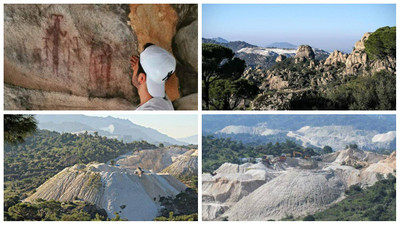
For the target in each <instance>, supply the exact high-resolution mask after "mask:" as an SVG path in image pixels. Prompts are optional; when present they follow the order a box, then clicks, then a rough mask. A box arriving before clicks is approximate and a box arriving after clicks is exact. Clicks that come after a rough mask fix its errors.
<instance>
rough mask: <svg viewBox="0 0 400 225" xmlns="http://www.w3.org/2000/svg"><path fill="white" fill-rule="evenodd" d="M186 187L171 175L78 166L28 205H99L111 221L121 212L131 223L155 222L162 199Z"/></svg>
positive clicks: (55, 179) (44, 188) (42, 188)
mask: <svg viewBox="0 0 400 225" xmlns="http://www.w3.org/2000/svg"><path fill="white" fill-rule="evenodd" d="M185 189H186V186H185V185H184V184H182V183H181V182H179V181H178V180H177V179H175V178H173V177H172V176H170V175H158V174H155V173H149V172H145V173H143V174H141V175H140V176H139V175H137V174H133V173H130V172H127V171H125V170H124V169H120V168H117V167H114V166H109V165H106V164H103V163H91V164H88V165H75V166H73V167H69V168H66V169H64V170H63V171H61V172H60V173H58V174H57V175H55V176H54V177H52V178H51V179H49V180H48V181H46V182H45V183H44V184H42V185H41V186H40V187H39V188H37V190H36V192H35V193H34V194H33V195H31V196H29V197H28V198H27V199H25V201H34V200H35V199H38V198H42V199H45V200H57V201H72V200H73V199H74V198H78V199H80V200H83V201H86V202H89V203H93V204H96V205H97V206H98V207H100V208H103V209H105V210H106V212H107V214H108V216H109V217H113V216H114V215H113V214H114V212H118V213H119V215H120V216H121V218H126V219H128V220H152V219H154V217H156V216H158V215H159V210H160V208H161V206H160V204H159V202H158V200H159V199H160V197H166V196H175V195H176V194H178V193H179V192H181V191H183V190H185Z"/></svg>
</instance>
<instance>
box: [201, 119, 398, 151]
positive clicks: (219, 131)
mask: <svg viewBox="0 0 400 225" xmlns="http://www.w3.org/2000/svg"><path fill="white" fill-rule="evenodd" d="M233 121H234V122H233ZM210 134H212V135H215V136H218V137H224V138H231V139H232V140H236V141H241V142H243V143H253V144H265V143H268V142H282V141H285V140H286V139H290V140H294V141H296V142H297V143H300V144H302V145H303V146H304V147H307V146H314V147H319V148H322V147H324V146H325V145H329V146H331V147H332V148H333V149H334V150H340V149H343V148H344V147H345V146H346V145H348V144H353V143H355V144H357V145H358V146H359V147H360V148H362V149H364V150H374V151H378V152H379V151H382V150H383V151H385V150H393V149H395V144H396V119H395V117H394V116H382V115H332V116H326V115H307V116H306V115H296V116H294V115H268V116H261V115H253V116H252V117H251V118H250V117H248V116H241V115H229V116H220V115H209V116H208V115H207V116H204V117H203V135H210Z"/></svg>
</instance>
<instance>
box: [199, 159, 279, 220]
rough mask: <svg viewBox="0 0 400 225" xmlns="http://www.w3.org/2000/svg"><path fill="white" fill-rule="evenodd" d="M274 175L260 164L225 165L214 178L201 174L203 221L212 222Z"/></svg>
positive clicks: (216, 172) (217, 171)
mask: <svg viewBox="0 0 400 225" xmlns="http://www.w3.org/2000/svg"><path fill="white" fill-rule="evenodd" d="M275 176H276V175H275V174H272V173H268V171H267V169H266V167H265V166H264V165H262V164H255V165H252V164H250V163H247V164H243V165H240V166H239V165H237V164H231V163H225V164H223V165H222V166H221V167H220V168H218V169H217V170H216V171H215V174H214V176H213V175H211V174H203V176H202V178H203V179H202V180H203V181H202V182H203V196H202V199H203V206H202V207H203V220H214V219H216V218H218V217H219V216H220V215H221V214H223V213H224V212H225V211H226V210H228V209H229V208H230V207H231V206H232V205H234V204H235V203H236V202H238V201H239V200H240V199H242V198H243V197H244V196H247V195H249V194H250V193H252V192H253V191H254V190H256V189H257V188H258V187H260V186H261V185H263V184H264V183H265V182H267V181H269V180H271V179H273V178H274V177H275Z"/></svg>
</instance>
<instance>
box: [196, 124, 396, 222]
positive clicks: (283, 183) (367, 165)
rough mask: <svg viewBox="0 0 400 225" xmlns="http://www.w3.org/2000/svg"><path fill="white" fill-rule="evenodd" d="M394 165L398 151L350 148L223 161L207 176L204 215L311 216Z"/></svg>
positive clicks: (254, 217) (220, 217) (237, 217)
mask: <svg viewBox="0 0 400 225" xmlns="http://www.w3.org/2000/svg"><path fill="white" fill-rule="evenodd" d="M305 130H307V129H306V128H304V129H303V131H305ZM395 169H396V153H395V152H393V153H392V154H391V155H390V156H388V155H381V154H377V153H373V152H367V151H362V150H358V149H351V148H348V149H345V150H341V151H337V152H334V153H331V154H326V155H322V156H319V157H312V158H308V159H304V158H293V157H287V158H286V159H281V160H279V157H276V158H275V159H273V160H272V163H271V162H268V163H266V162H265V161H263V162H259V163H244V164H241V165H238V164H232V163H224V164H222V165H221V166H220V167H219V168H218V169H217V170H215V171H214V172H213V173H212V174H210V173H205V174H203V175H202V178H203V181H202V182H203V192H202V208H203V214H202V218H203V220H239V221H249V220H251V221H261V220H262V221H266V220H280V219H282V218H284V217H286V216H293V217H295V218H297V217H302V216H306V215H309V214H313V213H315V212H317V211H321V210H323V209H326V208H327V207H329V206H331V205H332V204H334V203H337V202H339V201H341V200H343V199H344V197H345V196H344V192H345V190H346V189H348V188H349V187H350V186H351V185H354V184H358V185H361V187H366V186H370V185H373V184H374V183H375V182H376V181H378V178H377V174H382V175H383V176H385V175H387V174H389V173H393V172H394V170H395Z"/></svg>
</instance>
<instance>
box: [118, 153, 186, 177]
mask: <svg viewBox="0 0 400 225" xmlns="http://www.w3.org/2000/svg"><path fill="white" fill-rule="evenodd" d="M188 151H189V150H188V149H185V148H181V147H166V148H158V149H149V150H140V151H135V152H134V153H133V154H132V153H131V154H126V155H122V156H120V157H118V158H117V159H116V160H115V161H116V164H117V165H119V167H120V168H124V169H127V170H131V171H134V170H135V169H136V168H137V167H140V168H142V169H146V170H151V171H153V172H155V173H158V172H160V171H162V170H163V169H165V168H166V167H168V166H170V165H171V164H172V163H173V162H175V160H176V159H177V158H178V157H180V156H181V155H183V154H185V153H187V152H188Z"/></svg>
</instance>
